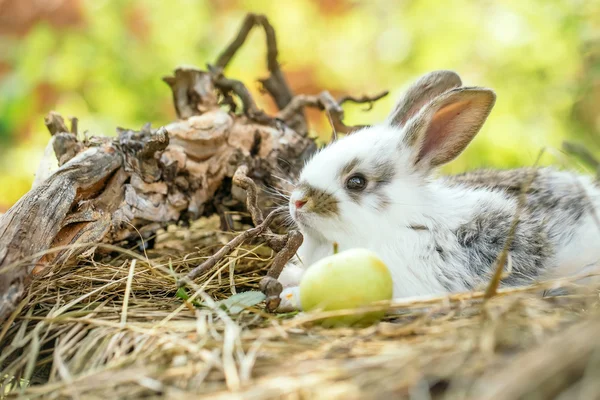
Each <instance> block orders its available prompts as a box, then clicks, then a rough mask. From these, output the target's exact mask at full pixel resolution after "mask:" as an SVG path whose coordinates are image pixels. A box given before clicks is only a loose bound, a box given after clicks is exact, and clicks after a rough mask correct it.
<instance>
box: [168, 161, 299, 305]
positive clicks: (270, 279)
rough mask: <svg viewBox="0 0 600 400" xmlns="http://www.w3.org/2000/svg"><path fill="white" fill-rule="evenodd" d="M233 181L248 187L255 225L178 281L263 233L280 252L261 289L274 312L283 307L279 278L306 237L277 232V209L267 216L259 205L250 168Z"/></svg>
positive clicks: (202, 270)
mask: <svg viewBox="0 0 600 400" xmlns="http://www.w3.org/2000/svg"><path fill="white" fill-rule="evenodd" d="M233 183H234V184H235V185H237V186H239V187H241V188H242V189H244V190H246V207H247V209H248V212H249V213H250V215H251V217H252V221H253V222H254V225H255V227H254V228H251V229H248V230H247V231H244V232H242V233H241V234H239V235H238V236H236V237H235V238H233V239H232V240H231V241H230V242H229V243H227V244H226V245H225V246H223V247H222V248H221V249H220V250H219V251H218V252H216V253H215V254H214V255H212V256H211V257H210V258H208V259H207V260H206V261H205V262H203V263H202V264H200V265H199V266H198V267H196V268H194V269H193V270H192V271H190V272H189V273H188V274H187V276H186V277H185V278H184V279H182V280H180V281H179V282H178V287H182V286H185V285H186V284H187V283H188V282H190V281H192V280H193V279H195V278H197V277H198V276H200V275H202V274H203V273H205V272H206V271H208V270H210V269H211V268H213V267H214V266H215V265H216V264H217V263H218V262H219V261H220V260H222V259H223V258H224V257H225V256H226V255H227V254H229V253H230V252H231V251H232V250H233V249H235V248H236V247H238V246H240V245H241V244H242V243H243V242H245V241H246V240H248V239H251V238H255V237H259V236H262V237H263V239H264V240H265V241H266V242H267V244H268V245H269V247H271V248H272V249H273V250H275V251H277V254H276V255H275V258H274V259H273V264H272V265H271V268H270V269H269V271H268V272H267V276H265V277H264V278H263V279H262V280H261V282H260V288H261V290H262V291H263V293H265V295H266V296H267V299H266V304H267V310H269V311H274V310H275V309H277V307H278V306H279V301H280V299H279V295H280V294H281V291H282V290H283V287H282V286H281V284H280V283H279V281H277V278H279V275H280V274H281V271H282V270H283V268H284V267H285V264H286V263H287V262H288V261H289V260H290V259H291V258H292V257H293V256H294V254H296V251H298V248H299V247H300V245H301V244H302V241H303V237H302V234H301V233H300V232H299V231H296V230H292V231H290V232H288V233H287V234H286V235H277V234H274V233H273V232H272V231H271V229H270V228H269V225H270V224H271V223H272V222H273V220H274V219H275V217H276V215H277V214H276V213H275V212H271V213H270V214H269V215H267V217H266V218H265V217H263V213H262V211H261V209H260V208H259V207H258V190H257V188H256V184H255V183H254V181H253V180H252V179H251V178H249V177H248V167H247V166H246V165H241V166H240V167H238V169H237V170H236V171H235V174H234V175H233Z"/></svg>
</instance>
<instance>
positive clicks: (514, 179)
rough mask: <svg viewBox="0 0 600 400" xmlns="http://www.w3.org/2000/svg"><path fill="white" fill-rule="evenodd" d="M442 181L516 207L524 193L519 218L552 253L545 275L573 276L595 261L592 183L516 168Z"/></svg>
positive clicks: (599, 224) (598, 203)
mask: <svg viewBox="0 0 600 400" xmlns="http://www.w3.org/2000/svg"><path fill="white" fill-rule="evenodd" d="M444 180H445V181H446V182H447V183H448V184H449V185H461V186H467V187H471V188H487V189H488V190H492V191H501V192H503V193H505V194H506V195H508V196H509V197H513V198H514V199H515V200H517V201H520V196H522V194H523V193H525V198H524V200H525V202H524V208H523V210H522V211H521V215H520V216H519V217H520V218H521V219H522V220H523V222H522V223H523V224H524V225H528V228H527V230H531V229H536V230H537V231H538V233H539V235H542V236H543V237H545V238H546V240H547V244H548V246H550V247H551V249H552V253H553V256H552V259H553V261H552V262H551V264H554V265H552V266H553V267H555V268H553V269H549V270H548V272H549V273H548V274H546V275H549V276H564V275H568V274H572V273H577V272H580V271H581V270H583V269H584V268H585V267H588V266H590V265H592V264H596V263H597V262H598V261H599V260H600V246H598V241H600V219H599V217H600V187H599V186H598V183H597V182H595V181H594V180H593V179H592V178H591V177H588V176H582V175H578V174H574V173H571V172H566V171H558V170H555V169H552V168H521V169H514V170H478V171H472V172H467V173H464V174H460V175H454V176H449V177H445V178H444ZM523 188H524V189H523ZM535 236H536V237H539V236H538V235H537V234H536V235H535ZM545 264H547V263H545Z"/></svg>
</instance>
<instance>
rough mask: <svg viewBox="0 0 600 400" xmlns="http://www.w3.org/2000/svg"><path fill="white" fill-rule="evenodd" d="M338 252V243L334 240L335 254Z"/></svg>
mask: <svg viewBox="0 0 600 400" xmlns="http://www.w3.org/2000/svg"><path fill="white" fill-rule="evenodd" d="M337 253H338V243H337V242H333V254H337Z"/></svg>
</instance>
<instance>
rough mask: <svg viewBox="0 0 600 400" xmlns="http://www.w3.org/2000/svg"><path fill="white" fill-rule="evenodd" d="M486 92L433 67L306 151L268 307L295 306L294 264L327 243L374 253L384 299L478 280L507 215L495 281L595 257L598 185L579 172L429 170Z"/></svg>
mask: <svg viewBox="0 0 600 400" xmlns="http://www.w3.org/2000/svg"><path fill="white" fill-rule="evenodd" d="M495 101H496V95H495V93H494V91H492V90H490V89H487V88H482V87H465V86H462V82H461V79H460V77H459V76H458V75H457V74H456V73H455V72H452V71H434V72H431V73H429V74H427V75H425V76H423V77H421V78H420V79H419V80H418V81H417V82H415V83H414V84H413V85H412V86H410V87H409V88H408V90H407V91H406V93H405V95H404V96H403V97H402V98H401V100H400V101H399V102H398V104H397V105H396V106H395V108H394V110H393V111H392V112H391V114H390V115H389V117H388V118H387V120H386V121H384V122H383V123H381V124H378V125H374V126H371V127H366V128H363V129H361V130H359V131H356V132H354V133H352V134H350V135H347V136H346V137H343V138H341V139H338V140H336V141H334V142H332V143H331V144H329V145H328V146H326V147H324V148H323V149H321V150H320V151H318V152H317V153H316V154H315V155H314V156H313V157H312V158H311V159H310V160H309V161H308V162H307V163H306V165H305V166H304V168H303V169H302V171H301V173H300V176H299V179H298V182H297V184H296V185H295V188H294V189H293V191H292V193H291V195H290V198H289V213H290V216H291V218H292V219H293V221H294V222H295V223H296V224H297V226H298V228H299V229H300V231H301V232H302V234H303V236H304V242H303V244H302V245H301V247H300V248H299V250H298V252H297V256H296V257H295V258H293V259H292V260H291V261H290V262H289V263H288V264H287V265H286V266H285V268H284V270H283V271H282V273H281V275H280V277H279V281H280V283H281V284H282V286H283V287H284V290H283V292H282V294H281V306H280V309H282V310H289V309H299V308H300V305H299V300H298V285H299V282H300V280H301V278H302V275H303V273H304V271H305V270H306V268H308V267H309V266H310V265H311V264H313V263H314V262H315V261H317V260H319V259H321V258H323V257H326V256H328V255H331V254H332V253H333V243H334V242H336V243H337V244H338V246H339V250H340V251H343V250H345V249H349V248H354V247H361V248H367V249H369V250H372V251H374V252H376V253H377V254H378V255H379V257H380V258H381V259H382V260H383V261H384V262H385V264H386V265H387V266H388V268H389V270H390V273H391V275H392V279H393V289H394V290H393V294H394V298H402V297H411V296H423V295H441V294H445V293H452V292H460V291H468V290H474V289H477V288H482V287H483V285H485V284H486V282H488V281H489V278H490V277H491V275H492V273H493V269H494V265H495V262H496V259H497V257H498V255H499V254H500V253H501V252H502V250H503V247H504V246H505V242H506V240H507V238H508V236H509V230H510V227H511V224H512V223H513V220H514V219H515V218H516V217H518V219H519V222H518V224H517V228H516V231H515V234H514V235H513V239H512V242H511V244H510V248H509V259H510V263H511V267H512V268H511V271H510V273H509V274H508V276H506V277H505V278H504V279H503V281H502V284H503V285H504V286H516V285H525V284H529V283H532V282H533V281H535V280H538V279H546V278H552V277H559V276H564V275H569V274H575V273H580V272H582V271H584V270H585V269H586V268H588V269H589V268H593V267H594V266H595V264H596V263H597V262H598V261H600V222H599V220H598V217H597V216H596V208H597V206H598V205H600V188H599V186H598V184H597V182H595V181H594V180H593V179H592V178H591V177H588V176H583V175H578V174H574V173H571V172H566V171H559V170H554V169H551V168H523V169H517V170H509V171H489V170H488V171H485V170H484V171H473V172H469V173H466V174H462V175H456V176H449V177H436V169H437V168H438V167H440V166H442V165H444V164H445V163H447V162H449V161H451V160H453V159H454V158H456V157H457V156H458V155H459V154H460V153H461V152H462V151H463V150H464V149H465V148H466V147H467V145H468V144H469V143H470V142H471V140H472V139H473V138H474V137H475V135H476V134H477V133H478V132H479V130H480V128H481V127H482V125H483V124H484V122H485V121H486V119H487V117H488V115H489V114H490V112H491V110H492V108H493V106H494V104H495ZM523 185H525V188H526V189H527V191H526V192H525V194H524V196H525V205H524V207H523V208H522V209H520V208H519V206H520V204H519V196H520V194H521V192H522V188H523ZM505 267H506V266H505Z"/></svg>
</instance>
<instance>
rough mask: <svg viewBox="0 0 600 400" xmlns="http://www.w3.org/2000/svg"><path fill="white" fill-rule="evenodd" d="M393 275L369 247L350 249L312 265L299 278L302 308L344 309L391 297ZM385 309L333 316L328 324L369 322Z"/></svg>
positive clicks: (326, 323)
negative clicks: (367, 248) (300, 278)
mask: <svg viewBox="0 0 600 400" xmlns="http://www.w3.org/2000/svg"><path fill="white" fill-rule="evenodd" d="M392 294H393V285H392V276H391V275H390V271H389V270H388V268H387V266H386V265H385V264H384V262H383V261H381V259H380V258H379V257H378V256H377V254H375V253H374V252H372V251H370V250H366V249H350V250H346V251H343V252H341V253H337V254H334V255H332V256H329V257H325V258H323V259H321V260H319V261H317V262H316V263H315V264H313V265H311V266H310V267H309V268H308V269H307V270H306V272H305V273H304V276H303V277H302V280H301V282H300V304H301V305H302V310H304V311H311V310H323V311H333V310H345V309H352V308H356V307H360V306H365V305H368V304H371V303H373V302H375V301H381V300H390V299H391V298H392ZM384 314H385V312H384V311H378V312H371V313H362V314H354V315H348V316H341V317H332V318H328V319H326V320H324V321H323V325H325V326H339V325H355V324H360V325H366V324H369V323H373V322H376V321H379V320H380V319H381V318H382V317H383V316H384Z"/></svg>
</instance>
